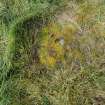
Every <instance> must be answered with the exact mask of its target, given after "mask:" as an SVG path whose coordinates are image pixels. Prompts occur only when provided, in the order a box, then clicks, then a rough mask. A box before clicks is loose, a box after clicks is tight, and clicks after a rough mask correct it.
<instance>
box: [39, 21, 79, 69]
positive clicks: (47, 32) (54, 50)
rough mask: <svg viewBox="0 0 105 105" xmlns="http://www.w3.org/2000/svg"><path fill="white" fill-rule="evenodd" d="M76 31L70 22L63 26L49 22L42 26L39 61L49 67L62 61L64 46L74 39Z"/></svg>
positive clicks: (63, 58)
mask: <svg viewBox="0 0 105 105" xmlns="http://www.w3.org/2000/svg"><path fill="white" fill-rule="evenodd" d="M76 32H77V28H76V27H75V25H73V24H70V23H69V24H64V25H63V26H62V25H60V24H57V23H50V24H49V25H48V26H46V27H44V28H43V29H42V31H41V36H42V37H40V45H41V47H40V49H39V57H40V62H41V63H42V64H45V65H47V66H50V67H54V66H55V65H56V64H57V63H64V62H65V60H66V59H65V57H64V55H65V53H66V52H67V51H66V47H67V46H68V44H70V43H71V42H72V41H74V40H75V33H76ZM68 51H70V50H68ZM76 56H79V54H78V55H76Z"/></svg>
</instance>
